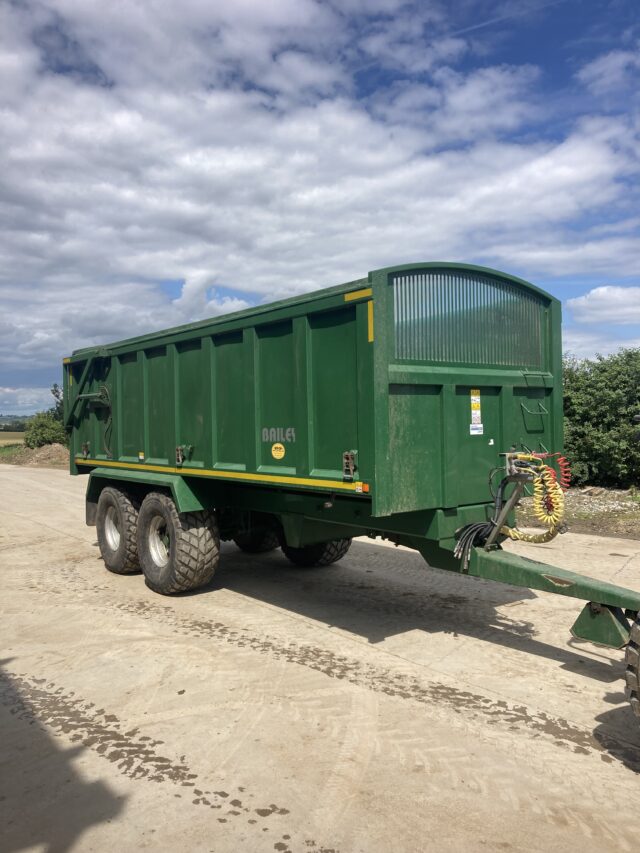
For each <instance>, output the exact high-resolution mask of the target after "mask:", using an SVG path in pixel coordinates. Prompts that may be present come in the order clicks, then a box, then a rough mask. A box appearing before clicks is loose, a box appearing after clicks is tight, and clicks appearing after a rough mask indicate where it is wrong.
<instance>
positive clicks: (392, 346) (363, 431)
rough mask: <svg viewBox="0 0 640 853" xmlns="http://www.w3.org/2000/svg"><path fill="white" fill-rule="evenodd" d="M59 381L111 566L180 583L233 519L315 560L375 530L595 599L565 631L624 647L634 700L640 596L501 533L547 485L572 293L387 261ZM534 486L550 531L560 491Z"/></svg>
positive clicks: (256, 539) (144, 340) (119, 353)
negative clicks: (544, 558) (543, 471)
mask: <svg viewBox="0 0 640 853" xmlns="http://www.w3.org/2000/svg"><path fill="white" fill-rule="evenodd" d="M64 401H65V419H66V423H67V426H68V428H69V430H70V444H71V473H72V474H89V482H88V486H87V500H86V518H87V524H91V525H97V532H98V542H99V544H100V549H101V553H102V556H103V558H104V561H105V563H106V565H107V568H109V569H110V570H111V571H114V572H117V573H129V572H135V571H138V570H139V569H140V568H141V569H142V571H143V573H144V575H145V579H146V582H147V584H148V585H149V586H150V587H151V588H152V589H153V590H155V591H157V592H160V593H165V594H170V593H175V592H180V591H183V590H187V589H192V588H194V587H197V586H199V585H202V584H205V583H207V582H208V581H209V580H210V579H211V577H212V575H213V573H214V571H215V567H216V564H217V561H218V553H219V542H220V539H221V538H222V539H233V540H234V541H235V542H236V543H237V545H238V546H239V547H240V548H242V549H243V550H245V551H250V552H254V553H258V552H261V551H266V550H269V549H271V548H275V547H278V546H280V547H282V549H283V552H284V554H285V555H286V557H287V558H288V559H289V560H290V561H291V562H292V563H293V564H294V565H297V566H313V565H328V564H329V563H332V562H335V561H337V560H338V559H340V558H341V557H342V556H344V554H345V553H346V552H347V550H348V548H349V545H350V544H351V539H352V537H354V536H361V535H368V536H371V537H376V536H382V537H384V538H387V539H390V540H392V541H394V542H396V543H398V544H402V545H406V546H409V547H411V548H414V549H416V550H418V551H419V552H420V553H421V554H422V555H423V556H424V557H425V559H426V560H427V562H428V563H429V565H430V566H433V567H437V568H441V569H448V570H452V571H457V572H462V573H466V574H469V575H473V576H476V577H483V578H489V579H492V580H497V581H503V582H505V583H510V584H515V585H517V586H523V587H530V588H533V589H539V590H544V591H546V592H554V593H558V594H561V595H567V596H572V597H574V598H578V599H583V600H585V601H586V602H587V604H586V605H585V607H584V609H583V611H582V613H581V614H580V616H579V617H578V619H577V621H576V623H575V625H574V626H573V628H572V632H573V634H574V636H577V637H580V638H584V639H589V640H592V641H594V642H597V643H600V644H605V645H609V646H613V647H616V648H621V647H623V646H627V652H626V655H627V658H626V659H627V672H626V678H627V692H628V696H629V698H630V701H631V704H632V706H633V708H634V711H635V712H636V714H638V715H640V687H639V678H640V675H639V670H640V667H639V645H640V625H639V624H638V610H639V609H640V594H639V593H636V592H633V591H631V590H627V589H623V588H620V587H616V586H613V585H611V584H606V583H602V582H599V581H596V580H593V579H590V578H587V577H584V576H582V575H578V574H574V573H571V572H567V571H564V570H562V569H559V568H555V567H552V566H548V565H544V564H542V563H538V562H535V561H533V560H529V559H526V558H523V557H520V556H518V555H516V554H513V553H507V552H505V551H504V550H502V549H501V547H500V543H501V541H504V539H505V536H506V535H511V534H512V533H514V531H513V528H512V527H509V524H510V519H512V509H513V507H514V505H515V503H516V501H517V500H518V498H519V496H520V495H521V493H522V490H523V488H524V486H525V484H526V483H527V482H534V483H535V484H538V485H539V486H540V488H541V489H543V488H548V489H551V490H553V489H554V488H555V487H554V484H553V478H552V477H549V476H548V471H547V475H545V476H546V477H547V479H546V480H544V478H543V477H542V476H540V475H539V472H537V469H536V466H537V465H538V462H537V459H538V457H537V456H535V455H534V454H536V453H538V454H546V453H549V452H552V451H557V450H559V449H560V448H561V446H562V385H561V338H560V305H559V303H558V302H557V300H555V299H554V298H553V297H551V296H550V295H549V294H547V293H545V292H543V291H542V290H540V289H538V288H536V287H534V286H533V285H531V284H529V283H527V282H525V281H522V280H521V279H517V278H514V277H513V276H509V275H506V274H504V273H501V272H497V271H495V270H491V269H486V268H483V267H477V266H469V265H465V264H450V263H422V264H412V265H405V266H398V267H391V268H387V269H382V270H376V271H375V272H371V273H369V275H368V276H367V278H363V279H361V280H358V281H352V282H349V283H348V284H343V285H339V286H338V287H332V288H328V289H326V290H321V291H318V292H316V293H312V294H309V295H305V296H300V297H296V298H293V299H288V300H285V301H282V302H276V303H274V304H271V305H266V306H262V307H259V308H253V309H250V310H247V311H241V312H237V313H234V314H228V315H226V316H223V317H218V318H215V319H211V320H206V321H203V322H200V323H193V324H190V325H188V326H181V327H178V328H174V329H169V330H167V331H163V332H158V333H156V334H150V335H144V336H142V337H137V338H132V339H129V340H125V341H121V342H118V343H114V344H110V345H108V346H99V347H92V348H89V349H83V350H78V351H76V352H74V354H73V355H72V356H71V357H70V358H67V359H65V361H64ZM540 465H542V462H540ZM543 480H544V482H543ZM545 482H546V484H547V485H546V487H545V486H544V483H545ZM492 483H494V484H495V492H494V493H495V495H496V497H495V498H494V497H492V485H491V484H492ZM536 488H537V485H536ZM554 495H555V498H554ZM554 500H556V501H557V505H556V504H554ZM541 501H542V503H540V507H542V512H543V513H544V512H548V514H549V515H550V516H553V519H552V521H550V522H549V530H550V535H554V534H555V533H557V532H558V530H560V529H561V528H560V523H559V517H557V515H554V512H555V509H557V507H558V506H559V504H560V503H561V500H560V496H559V492H558V490H557V489H556V491H555V492H554V493H553V494H551V493H550V492H549V493H545V494H543V495H542V496H541ZM545 502H546V503H545ZM545 507H546V509H545ZM549 507H551V510H550V509H549ZM519 535H520V534H518V533H517V531H516V532H515V534H514V537H515V538H517V537H518V536H519ZM547 538H549V537H547Z"/></svg>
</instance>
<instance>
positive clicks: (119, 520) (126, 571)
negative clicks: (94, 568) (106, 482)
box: [96, 486, 140, 575]
mask: <svg viewBox="0 0 640 853" xmlns="http://www.w3.org/2000/svg"><path fill="white" fill-rule="evenodd" d="M139 509H140V504H139V503H138V502H137V501H136V500H135V499H134V498H133V497H132V496H131V495H127V494H126V493H125V492H121V491H120V490H119V489H114V488H112V487H111V486H107V488H105V489H103V490H102V491H101V492H100V497H99V499H98V509H97V513H96V530H97V533H98V545H99V547H100V554H101V556H102V559H103V560H104V564H105V566H106V567H107V568H108V569H109V571H110V572H114V573H115V574H116V575H131V574H133V573H134V572H139V571H140V564H139V562H138V546H137V542H136V532H137V527H138V510H139Z"/></svg>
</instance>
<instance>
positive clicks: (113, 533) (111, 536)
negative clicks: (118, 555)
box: [104, 506, 120, 551]
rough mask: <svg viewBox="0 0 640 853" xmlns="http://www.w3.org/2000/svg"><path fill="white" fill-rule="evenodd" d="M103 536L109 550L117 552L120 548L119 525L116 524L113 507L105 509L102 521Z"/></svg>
mask: <svg viewBox="0 0 640 853" xmlns="http://www.w3.org/2000/svg"><path fill="white" fill-rule="evenodd" d="M104 535H105V538H106V540H107V544H108V546H109V548H111V550H112V551H117V550H118V548H119V547H120V524H119V522H118V513H117V510H116V508H115V507H114V506H110V507H109V508H108V509H107V514H106V516H105V519H104Z"/></svg>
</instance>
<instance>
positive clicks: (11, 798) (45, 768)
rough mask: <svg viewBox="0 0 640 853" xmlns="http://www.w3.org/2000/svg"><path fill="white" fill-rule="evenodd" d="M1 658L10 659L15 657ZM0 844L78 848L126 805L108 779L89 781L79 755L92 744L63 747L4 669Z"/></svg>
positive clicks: (55, 850)
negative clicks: (78, 767)
mask: <svg viewBox="0 0 640 853" xmlns="http://www.w3.org/2000/svg"><path fill="white" fill-rule="evenodd" d="M0 663H3V664H5V665H6V664H9V663H10V661H9V660H4V661H1V662H0ZM0 743H2V745H3V749H2V753H3V754H2V757H1V758H0V827H1V829H0V833H1V835H2V841H1V842H0V847H1V848H2V851H3V853H13V851H19V850H26V849H27V848H28V849H32V848H33V847H36V846H37V847H38V849H44V850H46V851H49V853H65V851H70V850H72V849H77V848H76V845H77V843H78V839H79V838H80V836H81V835H82V833H83V832H85V831H86V830H87V829H88V828H89V827H91V826H94V825H96V824H99V823H105V822H107V821H110V820H112V819H113V818H115V817H116V816H117V815H118V814H119V813H120V812H121V811H122V808H123V806H124V798H122V797H118V796H116V795H115V794H114V793H112V791H111V790H110V789H109V787H108V786H107V785H105V784H104V783H103V782H87V781H85V780H84V779H82V777H81V776H80V775H79V774H78V773H77V772H76V770H75V768H74V760H75V759H76V758H77V757H78V756H79V755H80V754H81V753H82V752H83V751H84V750H85V749H86V748H87V747H85V746H74V747H71V748H68V749H64V748H61V746H60V745H59V744H58V743H56V741H55V740H54V739H53V738H51V737H50V736H49V734H48V733H47V731H46V729H45V727H44V725H43V724H42V722H41V721H40V720H39V715H38V712H37V710H36V708H35V707H34V706H33V704H32V703H31V702H30V701H29V698H28V697H27V696H25V695H24V692H23V691H22V690H21V688H20V685H19V684H17V683H16V681H15V679H14V678H13V677H12V676H11V675H10V674H9V673H8V672H6V671H5V669H4V668H0Z"/></svg>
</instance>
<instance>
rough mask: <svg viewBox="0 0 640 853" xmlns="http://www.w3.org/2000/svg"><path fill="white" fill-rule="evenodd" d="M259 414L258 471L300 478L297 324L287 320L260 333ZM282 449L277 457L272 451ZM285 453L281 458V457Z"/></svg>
mask: <svg viewBox="0 0 640 853" xmlns="http://www.w3.org/2000/svg"><path fill="white" fill-rule="evenodd" d="M256 345H257V347H256V354H257V369H256V376H257V381H256V387H255V393H256V412H257V427H258V434H259V442H258V470H259V471H265V472H272V473H276V474H277V473H281V474H296V473H297V472H298V470H299V469H300V462H301V460H300V458H299V454H300V452H301V449H302V450H304V448H301V447H300V445H299V443H298V441H297V439H298V430H299V424H298V416H297V412H296V396H297V394H298V393H299V390H298V387H297V377H296V370H295V341H294V335H293V322H292V321H291V320H284V321H281V322H279V323H270V324H269V325H267V326H259V327H258V328H257V329H256ZM275 444H278V445H281V446H282V447H281V448H279V449H278V452H277V454H276V456H274V455H273V452H272V448H273V446H274V445H275ZM281 452H282V453H283V455H282V456H281V457H280V458H277V457H278V456H279V453H281Z"/></svg>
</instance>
